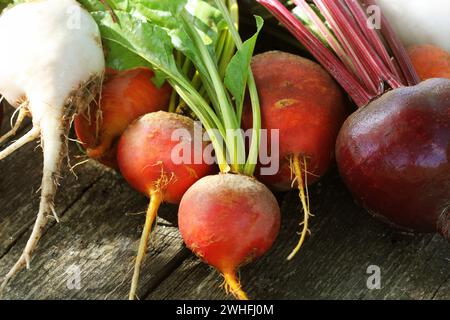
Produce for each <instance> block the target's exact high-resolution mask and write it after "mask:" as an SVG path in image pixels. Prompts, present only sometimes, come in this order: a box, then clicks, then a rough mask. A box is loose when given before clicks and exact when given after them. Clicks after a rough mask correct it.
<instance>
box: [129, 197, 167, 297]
mask: <svg viewBox="0 0 450 320" xmlns="http://www.w3.org/2000/svg"><path fill="white" fill-rule="evenodd" d="M162 201H163V196H162V192H161V191H159V190H157V191H152V192H151V193H150V204H149V206H148V209H147V214H146V217H145V225H144V229H143V230H142V236H141V240H140V243H139V249H138V254H137V256H136V262H135V264H134V273H133V280H132V282H131V288H130V293H129V295H128V299H129V300H134V299H135V298H136V297H137V295H136V292H137V289H138V285H139V276H140V273H141V266H142V262H143V260H144V258H145V255H146V253H147V244H148V239H149V237H150V233H151V231H152V227H153V225H154V223H155V220H156V217H157V216H158V209H159V207H160V205H161V203H162Z"/></svg>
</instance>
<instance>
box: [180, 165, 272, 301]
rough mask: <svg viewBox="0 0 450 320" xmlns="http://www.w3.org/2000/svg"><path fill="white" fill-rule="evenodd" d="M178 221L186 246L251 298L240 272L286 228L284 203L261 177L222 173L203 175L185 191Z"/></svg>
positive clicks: (229, 285) (239, 294) (238, 292)
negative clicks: (282, 215)
mask: <svg viewBox="0 0 450 320" xmlns="http://www.w3.org/2000/svg"><path fill="white" fill-rule="evenodd" d="M178 225H179V228H180V232H181V235H182V237H183V240H184V242H185V243H186V246H188V248H190V249H191V250H192V251H193V252H194V253H195V254H196V255H197V256H198V257H200V258H201V259H203V260H204V261H205V262H206V263H208V264H209V265H211V266H213V267H215V268H216V269H217V270H219V271H220V272H221V273H222V275H223V276H224V278H225V285H226V288H227V291H230V292H231V293H232V294H233V295H234V296H235V297H236V298H238V299H243V300H245V299H247V295H246V294H245V293H244V291H242V289H241V287H240V284H239V281H238V280H237V277H236V272H237V270H238V268H239V267H240V266H242V265H244V264H247V263H249V262H251V261H253V260H254V259H256V258H257V257H260V256H262V255H263V254H264V253H265V252H267V251H268V250H269V249H270V247H271V246H272V244H273V242H274V241H275V238H276V237H277V235H278V231H279V229H280V208H279V206H278V203H277V200H276V199H275V196H274V195H273V194H272V193H271V192H270V190H269V189H267V187H266V186H265V185H263V184H262V183H260V182H258V181H257V180H256V179H254V178H251V177H248V176H244V175H237V174H218V175H213V176H207V177H204V178H202V179H200V180H198V181H197V182H196V183H194V184H193V185H192V187H191V188H189V190H188V191H187V192H186V193H185V194H184V196H183V199H182V200H181V203H180V209H179V211H178Z"/></svg>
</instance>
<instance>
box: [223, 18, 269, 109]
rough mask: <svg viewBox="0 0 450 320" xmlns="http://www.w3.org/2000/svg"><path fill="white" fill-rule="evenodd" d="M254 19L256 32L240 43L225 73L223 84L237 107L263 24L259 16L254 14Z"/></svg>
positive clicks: (243, 93)
mask: <svg viewBox="0 0 450 320" xmlns="http://www.w3.org/2000/svg"><path fill="white" fill-rule="evenodd" d="M255 19H256V25H257V31H256V33H255V34H254V35H253V36H252V37H251V38H250V39H248V40H247V41H245V42H244V43H243V44H242V47H241V48H240V49H239V50H238V51H237V52H236V54H235V55H234V57H233V58H232V59H231V61H230V63H229V65H228V68H227V71H226V73H225V85H226V87H227V89H228V90H229V91H230V93H231V94H232V95H233V97H234V99H235V101H236V106H238V107H240V106H242V104H243V103H244V95H245V90H246V87H247V80H248V74H249V70H250V63H251V61H252V56H253V52H254V50H255V45H256V40H257V39H258V35H259V32H260V31H261V28H262V27H263V24H264V20H263V19H262V18H261V17H259V16H255ZM238 109H239V108H238Z"/></svg>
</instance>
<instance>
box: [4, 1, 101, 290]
mask: <svg viewBox="0 0 450 320" xmlns="http://www.w3.org/2000/svg"><path fill="white" fill-rule="evenodd" d="M0 42H1V43H2V45H3V49H2V50H1V51H0V94H1V95H2V96H3V97H4V98H5V99H6V100H7V101H8V102H9V103H10V104H11V105H12V106H14V107H15V108H21V110H27V112H28V113H29V114H30V115H31V117H32V121H33V127H32V129H31V130H30V131H29V132H28V133H26V134H25V135H24V136H22V137H21V138H20V139H18V140H17V141H15V142H14V143H13V144H11V145H10V146H8V147H7V148H6V149H4V150H3V151H2V152H0V160H2V159H4V158H5V157H7V156H8V155H10V154H11V153H13V152H14V151H15V150H17V149H19V148H20V147H22V146H23V145H25V144H26V143H29V142H31V141H34V140H36V139H37V138H39V137H40V138H41V145H42V149H43V153H44V164H43V177H42V185H41V201H40V204H39V212H38V215H37V219H36V223H35V225H34V228H33V231H32V234H31V236H30V238H29V240H28V242H27V244H26V246H25V249H24V251H23V253H22V255H21V256H20V258H19V260H18V261H17V263H16V264H15V265H14V266H13V268H12V269H11V270H10V271H9V272H8V274H7V275H6V276H5V279H4V282H3V284H2V288H4V287H5V285H6V284H7V281H8V280H9V279H11V277H13V276H14V275H15V274H16V273H17V272H19V271H20V270H21V269H22V268H23V267H24V266H27V267H29V264H30V256H31V254H32V252H33V250H34V249H35V247H36V245H37V243H38V241H39V239H40V237H41V236H42V233H43V229H44V227H45V225H46V223H47V221H48V216H49V215H52V214H53V215H54V216H55V218H57V216H56V213H55V210H54V207H53V199H54V195H55V192H56V186H57V184H58V178H59V172H60V164H61V160H62V158H63V157H64V156H65V154H66V151H67V148H66V144H67V133H68V129H69V127H70V122H71V120H72V118H73V117H74V115H75V114H76V113H78V112H81V111H83V109H85V108H87V106H88V105H89V103H90V102H91V101H92V99H93V97H95V96H96V94H97V93H98V90H99V88H100V85H101V81H102V77H103V72H104V67H105V62H104V56H103V50H102V45H101V38H100V33H99V30H98V27H97V24H96V23H95V21H94V20H93V19H92V17H91V16H90V14H89V13H88V12H87V11H85V10H84V9H82V8H81V6H80V5H79V4H78V2H77V1H75V0H43V1H33V2H27V3H23V4H19V5H16V6H14V7H12V8H10V9H7V10H5V11H4V12H3V13H2V15H1V16H0Z"/></svg>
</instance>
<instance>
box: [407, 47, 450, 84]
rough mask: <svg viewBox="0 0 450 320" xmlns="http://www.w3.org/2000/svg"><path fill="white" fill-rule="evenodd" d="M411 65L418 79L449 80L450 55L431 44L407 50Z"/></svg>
mask: <svg viewBox="0 0 450 320" xmlns="http://www.w3.org/2000/svg"><path fill="white" fill-rule="evenodd" d="M408 54H409V56H410V58H411V61H412V64H413V65H414V68H415V69H416V71H417V73H418V74H419V77H420V79H422V80H427V79H432V78H447V79H450V53H448V52H447V51H445V50H443V49H441V48H439V47H436V46H433V45H431V44H422V45H416V46H412V47H410V48H408Z"/></svg>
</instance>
